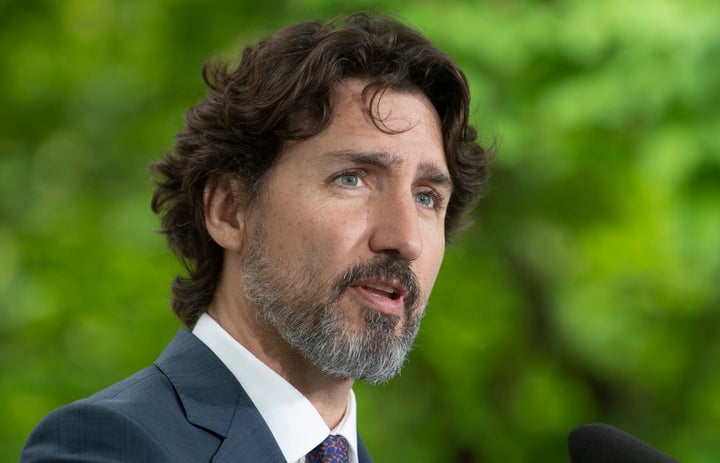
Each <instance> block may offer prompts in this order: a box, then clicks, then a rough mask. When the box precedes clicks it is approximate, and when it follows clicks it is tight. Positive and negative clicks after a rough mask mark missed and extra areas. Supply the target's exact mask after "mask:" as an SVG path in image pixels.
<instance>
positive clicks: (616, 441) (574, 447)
mask: <svg viewBox="0 0 720 463" xmlns="http://www.w3.org/2000/svg"><path fill="white" fill-rule="evenodd" d="M568 452H569V453H570V461H571V462H572V463H679V462H678V461H677V460H675V459H673V458H670V457H669V456H668V455H665V454H664V453H662V452H661V451H659V450H658V449H656V448H654V447H651V446H650V445H648V444H646V443H645V442H643V441H641V440H640V439H637V438H636V437H633V436H631V435H630V434H628V433H626V432H624V431H621V430H619V429H618V428H615V427H613V426H610V425H609V424H586V425H583V426H580V427H577V428H575V429H573V430H572V431H571V432H570V436H568Z"/></svg>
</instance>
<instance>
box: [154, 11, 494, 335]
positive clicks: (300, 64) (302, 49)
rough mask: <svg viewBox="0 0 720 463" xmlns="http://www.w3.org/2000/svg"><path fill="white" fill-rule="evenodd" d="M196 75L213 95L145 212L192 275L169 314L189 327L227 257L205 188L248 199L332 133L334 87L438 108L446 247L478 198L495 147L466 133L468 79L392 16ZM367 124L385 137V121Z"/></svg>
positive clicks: (295, 33)
mask: <svg viewBox="0 0 720 463" xmlns="http://www.w3.org/2000/svg"><path fill="white" fill-rule="evenodd" d="M203 77H204V79H205V82H206V84H207V86H208V87H209V89H210V92H209V94H208V95H207V97H206V98H205V99H203V100H202V101H200V102H199V103H198V104H196V105H195V106H193V107H192V108H190V109H189V110H188V112H187V113H186V116H185V128H184V129H183V130H182V131H180V132H179V133H178V134H177V137H176V145H175V150H174V152H172V153H169V154H167V155H166V156H165V157H164V158H163V159H162V160H161V161H159V162H157V163H155V164H153V169H154V171H155V172H156V173H157V174H159V176H160V178H159V179H158V180H157V182H156V185H157V189H156V191H155V194H154V195H153V198H152V209H153V211H154V212H156V213H160V214H161V217H162V218H161V221H162V229H161V231H162V232H163V233H164V234H166V236H167V239H168V242H169V245H170V247H171V249H172V250H173V252H174V253H175V254H176V255H177V256H178V257H179V259H180V260H181V261H182V263H183V265H184V266H185V268H186V269H187V271H188V276H187V277H182V276H178V277H177V278H176V279H175V280H174V282H173V285H172V292H173V302H172V308H173V311H174V312H175V313H176V314H177V316H178V317H179V318H180V319H181V320H182V321H183V322H184V323H185V324H186V325H187V326H189V327H192V326H194V324H195V322H196V321H197V319H198V317H199V316H200V314H202V313H203V312H204V311H205V310H206V309H207V307H208V305H209V304H210V302H211V301H212V298H213V296H214V293H215V289H216V285H217V282H218V279H219V276H220V272H221V268H222V260H223V249H222V248H221V247H220V246H219V245H217V244H216V243H215V242H214V241H213V240H212V239H211V238H210V236H209V234H208V232H207V230H206V228H205V220H204V210H203V190H204V188H205V186H206V184H207V183H208V181H209V180H211V178H217V176H218V175H220V176H222V175H226V176H227V175H232V176H235V177H236V178H238V179H239V180H240V181H241V183H242V184H243V185H244V186H245V187H247V191H248V193H249V194H248V201H253V200H254V196H255V195H256V194H257V192H258V191H259V189H260V187H261V183H262V180H263V178H264V176H265V174H266V173H267V171H268V170H269V169H270V168H271V167H272V165H273V163H274V162H275V160H276V158H277V157H278V155H279V154H280V152H281V150H282V146H283V143H284V142H285V141H287V140H302V139H307V138H310V137H312V136H314V135H317V134H318V133H320V132H322V131H323V130H324V128H325V127H326V126H327V125H328V124H329V122H330V120H331V118H332V117H333V101H334V89H335V87H336V85H337V84H338V82H341V81H343V80H345V79H351V78H354V79H362V80H363V81H365V82H367V86H366V87H365V90H364V92H363V98H364V101H365V104H366V105H368V107H373V102H374V101H375V100H376V99H377V98H380V97H381V96H382V92H384V91H386V90H388V89H392V90H396V91H397V90H400V91H411V92H416V91H419V92H422V93H423V94H424V95H425V96H426V97H427V98H428V99H429V100H430V102H431V103H432V104H433V105H434V107H435V109H436V110H437V113H438V115H439V117H440V122H441V125H442V127H441V128H442V135H443V145H444V149H445V156H446V161H447V164H448V169H449V172H450V177H451V179H452V181H453V191H452V196H451V198H450V200H449V202H448V208H447V215H446V219H445V233H446V237H447V238H448V239H449V238H451V237H452V235H453V234H454V233H455V232H456V231H457V230H458V229H459V228H461V226H462V225H464V220H463V216H464V213H465V212H466V211H467V210H469V209H470V208H471V207H472V205H473V203H474V201H475V200H476V199H477V198H478V197H479V196H480V194H481V190H482V186H483V183H484V180H485V178H486V176H487V164H488V161H489V158H490V157H491V156H490V151H491V150H485V149H483V148H482V147H481V146H480V145H479V144H478V143H476V141H475V140H476V136H477V135H476V131H475V130H474V129H473V128H472V127H471V126H469V125H468V116H469V100H470V93H469V89H468V85H467V81H466V79H465V75H464V74H463V72H462V71H461V70H460V68H459V67H458V66H457V65H456V64H455V63H454V62H453V61H452V60H451V59H450V58H449V57H448V56H447V55H446V54H444V53H443V52H442V51H440V50H439V49H438V48H436V47H435V46H434V45H433V44H432V43H431V42H430V41H429V40H428V39H426V38H425V37H423V36H422V35H420V34H419V33H418V32H416V31H415V30H413V29H411V28H409V27H408V26H405V25H403V24H401V23H399V22H397V21H395V20H393V19H390V18H388V17H385V16H377V15H371V14H367V13H356V14H353V15H349V16H346V17H341V18H338V19H335V20H332V21H329V22H302V23H299V24H296V25H292V26H290V27H287V28H286V29H283V30H281V31H280V32H278V33H276V34H275V35H273V36H271V37H269V38H266V39H264V40H261V41H259V42H258V43H257V44H255V45H252V46H248V47H246V48H245V49H244V50H243V52H242V55H241V59H240V63H239V64H238V66H237V67H235V68H234V69H228V66H227V65H219V64H212V63H207V64H206V65H205V67H204V68H203ZM373 122H374V123H375V125H376V126H378V128H379V129H381V130H382V122H381V121H377V120H374V121H373Z"/></svg>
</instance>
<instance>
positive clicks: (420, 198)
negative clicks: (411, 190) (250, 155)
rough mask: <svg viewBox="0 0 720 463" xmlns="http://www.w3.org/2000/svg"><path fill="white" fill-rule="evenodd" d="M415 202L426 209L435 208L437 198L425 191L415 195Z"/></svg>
mask: <svg viewBox="0 0 720 463" xmlns="http://www.w3.org/2000/svg"><path fill="white" fill-rule="evenodd" d="M415 202H416V203H418V204H420V205H421V206H425V207H435V198H434V197H433V195H432V194H430V193H428V192H426V191H424V192H422V193H418V194H416V195H415Z"/></svg>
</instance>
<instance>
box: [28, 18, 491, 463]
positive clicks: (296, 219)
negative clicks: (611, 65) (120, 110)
mask: <svg viewBox="0 0 720 463" xmlns="http://www.w3.org/2000/svg"><path fill="white" fill-rule="evenodd" d="M204 76H205V80H206V82H207V83H208V86H209V87H210V89H211V90H212V91H211V93H210V94H209V95H208V96H207V97H206V98H205V99H204V100H203V101H201V102H200V103H199V104H197V105H196V106H195V107H193V108H191V109H190V110H189V111H188V113H187V115H186V127H185V129H184V130H183V131H181V132H180V133H179V134H178V136H177V144H176V147H175V150H174V152H173V153H171V154H169V155H168V156H166V157H165V159H163V160H162V161H161V162H158V163H157V164H156V165H155V169H156V171H157V172H158V173H159V174H160V180H159V181H158V184H157V190H156V192H155V195H154V197H153V201H152V206H153V210H154V211H156V212H158V213H160V214H161V215H162V225H163V231H164V233H166V234H167V237H168V241H169V244H170V246H171V247H172V249H173V250H174V252H175V253H176V254H177V255H178V256H179V258H180V259H181V260H182V261H183V262H184V263H185V265H186V267H187V270H188V272H189V275H188V276H187V277H179V278H177V279H176V280H175V282H174V284H173V288H172V289H173V310H174V311H175V312H176V314H177V315H178V316H179V317H180V318H181V319H182V320H183V322H184V323H185V324H186V325H187V326H188V328H190V329H192V332H189V331H186V330H181V331H180V332H179V333H178V334H177V336H176V337H175V339H174V340H173V341H172V342H171V343H170V345H169V346H168V347H167V348H166V350H165V351H164V352H163V354H162V355H161V356H160V357H159V358H158V360H157V361H156V362H155V364H154V365H153V366H151V367H149V368H147V369H145V370H142V371H140V372H138V373H137V374H135V375H133V376H131V377H130V378H128V379H126V380H124V381H122V382H120V383H117V384H115V385H113V386H111V387H110V388H108V389H106V390H104V391H102V392H100V393H98V394H95V395H94V396H92V397H90V398H88V399H84V400H80V401H78V402H75V403H73V404H70V405H68V406H66V407H63V408H61V409H59V410H57V411H55V412H54V413H52V414H50V415H49V416H48V417H47V418H46V419H45V420H44V421H43V422H42V423H41V424H40V425H39V426H38V427H37V429H36V430H35V431H34V432H33V433H32V435H31V436H30V438H29V440H28V443H27V444H26V447H25V449H24V451H23V455H22V458H21V460H22V461H28V462H29V461H103V462H105V461H153V462H155V461H172V462H181V461H187V462H201V461H217V462H220V461H234V462H238V461H243V462H245V461H257V462H272V461H292V462H294V461H300V462H303V461H309V462H314V461H351V462H358V461H359V462H366V461H370V457H369V455H368V453H367V450H366V449H365V447H364V445H363V443H362V441H361V440H360V438H359V437H358V434H357V431H356V428H355V413H356V407H355V398H354V395H353V393H352V389H351V386H352V383H353V381H354V380H356V379H359V380H364V381H368V382H371V383H378V382H383V381H387V380H388V379H389V378H391V377H392V376H394V375H395V374H397V373H398V371H399V370H400V368H401V366H402V364H403V362H404V360H405V357H406V356H407V353H408V351H409V350H410V348H411V347H412V344H413V340H414V338H415V335H416V333H417V331H418V326H419V323H420V319H421V318H422V315H423V313H424V310H425V305H426V302H427V299H428V296H429V294H430V290H431V288H432V286H433V284H434V281H435V277H436V276H437V273H438V270H439V268H440V264H441V261H442V258H443V254H444V249H445V241H446V238H448V237H450V236H451V235H452V234H453V233H454V232H455V231H456V230H457V229H458V227H459V226H460V225H461V223H462V215H463V213H464V212H465V211H466V210H467V209H468V208H469V207H470V206H471V204H472V203H473V202H474V200H475V199H476V197H477V196H478V195H479V193H480V189H481V186H482V182H483V180H484V178H485V175H486V166H487V161H488V154H487V153H486V152H485V151H484V150H483V149H482V148H480V147H479V146H478V145H477V144H476V143H475V141H474V140H475V131H474V130H473V129H472V128H471V127H469V126H468V106H469V101H468V100H469V97H468V87H467V83H466V81H465V77H464V75H463V74H462V72H461V71H460V70H459V69H458V67H457V66H456V65H455V64H454V63H453V62H452V61H451V60H450V59H449V58H448V57H447V56H446V55H444V54H443V53H442V52H440V51H439V50H438V49H437V48H435V47H434V46H433V45H432V44H431V43H430V42H428V41H427V40H426V39H425V38H423V37H422V36H420V35H419V34H417V33H416V32H415V31H413V30H411V29H409V28H407V27H406V26H403V25H401V24H398V23H396V22H394V21H392V20H389V19H387V18H384V17H377V16H371V15H366V14H356V15H352V16H350V17H347V18H343V19H338V20H336V21H332V22H330V23H314V22H313V23H301V24H298V25H295V26H291V27H289V28H287V29H285V30H282V31H280V32H279V33H277V34H276V35H274V36H272V37H270V38H268V39H265V40H263V41H260V42H259V43H257V44H256V45H254V46H252V47H248V48H246V49H245V50H244V52H243V55H242V59H241V61H240V64H239V65H238V66H237V68H236V69H234V70H231V71H228V70H227V69H226V68H224V67H221V66H214V67H213V66H206V68H205V71H204ZM327 452H331V453H332V452H338V454H334V453H333V454H331V455H329V456H328V455H324V456H322V455H320V454H321V453H327ZM328 458H329V459H328Z"/></svg>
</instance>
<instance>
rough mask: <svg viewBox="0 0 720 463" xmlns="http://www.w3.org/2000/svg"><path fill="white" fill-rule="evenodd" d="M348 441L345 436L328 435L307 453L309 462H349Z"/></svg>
mask: <svg viewBox="0 0 720 463" xmlns="http://www.w3.org/2000/svg"><path fill="white" fill-rule="evenodd" d="M348 448H349V445H348V441H347V439H345V438H344V437H343V436H332V435H330V436H327V437H326V438H325V440H324V441H322V442H321V443H320V445H318V446H317V447H315V448H314V449H313V450H312V452H310V453H308V454H307V462H308V463H348Z"/></svg>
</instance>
